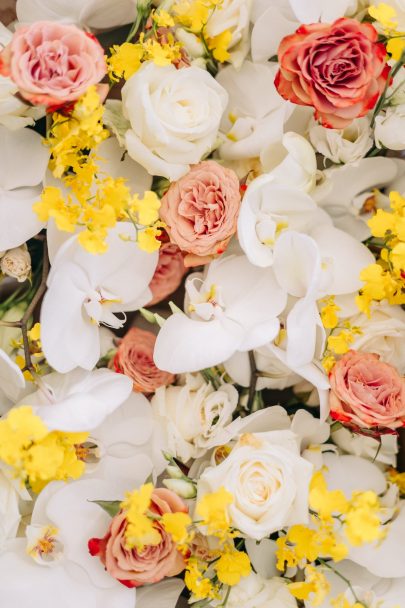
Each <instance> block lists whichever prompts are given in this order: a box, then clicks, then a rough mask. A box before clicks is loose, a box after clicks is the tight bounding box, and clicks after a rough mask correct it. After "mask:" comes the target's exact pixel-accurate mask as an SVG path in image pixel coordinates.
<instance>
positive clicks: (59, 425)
mask: <svg viewBox="0 0 405 608" xmlns="http://www.w3.org/2000/svg"><path fill="white" fill-rule="evenodd" d="M43 382H44V384H46V385H47V386H49V387H50V388H51V390H52V392H53V394H54V398H55V400H56V403H52V404H47V405H42V404H41V401H42V399H41V397H42V394H41V391H37V392H36V393H34V394H33V395H28V397H25V398H24V403H25V404H27V405H33V406H35V412H36V413H37V414H38V416H40V417H41V418H42V420H43V421H44V422H45V424H46V425H47V427H48V428H49V429H52V430H63V431H68V432H76V431H77V432H80V431H91V430H93V429H95V428H96V427H98V426H99V425H100V424H101V423H102V422H103V420H104V419H105V418H106V417H107V416H109V415H110V414H111V413H112V412H114V410H116V409H117V408H118V407H119V406H120V405H121V403H123V402H124V401H125V400H126V399H127V398H128V396H129V395H130V394H131V391H132V382H131V380H130V379H129V378H127V377H126V376H123V375H122V374H116V373H115V372H113V371H110V370H108V369H96V370H94V371H92V372H85V371H83V370H79V369H77V370H74V371H73V372H70V373H69V374H65V375H61V374H56V373H54V374H50V375H49V376H45V377H44V378H43ZM38 402H39V403H38Z"/></svg>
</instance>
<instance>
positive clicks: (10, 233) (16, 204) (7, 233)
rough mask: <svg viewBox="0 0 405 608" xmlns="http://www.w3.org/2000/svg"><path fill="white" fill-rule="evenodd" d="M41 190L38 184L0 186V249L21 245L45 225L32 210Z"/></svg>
mask: <svg viewBox="0 0 405 608" xmlns="http://www.w3.org/2000/svg"><path fill="white" fill-rule="evenodd" d="M41 190H42V188H41V187H40V186H35V187H30V188H19V189H17V190H3V189H2V188H0V226H1V229H0V251H5V250H7V249H13V248H14V247H18V246H19V245H22V244H23V243H25V241H27V240H28V239H30V238H32V237H33V236H35V235H36V234H38V232H40V231H41V230H42V228H43V227H44V226H45V224H44V223H43V222H40V221H39V219H38V216H37V214H36V213H35V212H34V211H33V210H32V205H33V204H34V203H35V202H37V201H38V200H39V197H40V194H41ZM5 227H6V228H5Z"/></svg>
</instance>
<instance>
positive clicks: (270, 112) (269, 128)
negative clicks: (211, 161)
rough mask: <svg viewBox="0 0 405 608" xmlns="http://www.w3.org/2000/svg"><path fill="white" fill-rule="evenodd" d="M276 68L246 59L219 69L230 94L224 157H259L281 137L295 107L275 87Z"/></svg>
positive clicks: (223, 127)
mask: <svg viewBox="0 0 405 608" xmlns="http://www.w3.org/2000/svg"><path fill="white" fill-rule="evenodd" d="M219 12H220V11H219ZM276 71H277V70H276V66H274V65H261V64H255V63H252V62H251V61H245V62H244V63H243V65H242V67H241V68H240V69H239V70H236V69H235V68H234V67H233V66H227V67H225V68H224V69H223V70H221V71H220V72H219V74H218V76H217V81H218V82H219V83H220V84H221V85H222V86H223V88H224V89H225V90H226V91H227V93H228V95H229V101H228V105H227V108H226V110H225V112H224V115H223V117H222V121H221V132H222V133H223V134H224V142H223V143H222V145H221V146H220V148H219V155H220V157H221V158H223V159H226V160H238V159H242V158H253V157H258V156H260V153H261V151H262V149H263V148H264V147H265V146H268V145H269V143H272V142H276V141H279V140H280V139H281V138H282V134H283V125H284V123H285V121H286V120H287V119H288V117H289V116H290V114H291V112H292V110H293V107H292V106H291V104H289V103H287V102H285V101H284V100H283V99H282V98H281V97H280V96H279V95H278V93H277V91H276V89H275V87H274V84H273V81H274V77H275V75H276Z"/></svg>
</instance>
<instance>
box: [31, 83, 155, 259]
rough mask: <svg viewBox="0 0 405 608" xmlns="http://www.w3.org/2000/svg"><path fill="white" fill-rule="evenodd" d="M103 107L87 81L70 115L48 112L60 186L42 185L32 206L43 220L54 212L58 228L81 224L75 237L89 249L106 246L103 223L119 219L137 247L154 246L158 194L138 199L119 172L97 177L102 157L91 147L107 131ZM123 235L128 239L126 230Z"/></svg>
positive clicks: (148, 248)
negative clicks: (128, 224) (126, 225)
mask: <svg viewBox="0 0 405 608" xmlns="http://www.w3.org/2000/svg"><path fill="white" fill-rule="evenodd" d="M103 112H104V108H103V105H102V104H101V100H100V97H99V95H98V93H97V91H96V89H95V87H90V88H89V90H88V91H87V92H86V94H85V95H84V96H83V97H82V98H81V99H80V100H79V101H78V102H77V103H76V104H75V106H74V108H73V110H72V113H71V114H70V116H68V117H66V116H63V115H62V114H58V113H55V114H53V117H52V120H53V123H52V127H51V129H50V133H49V136H48V139H47V144H48V146H49V147H50V150H51V154H52V157H51V161H50V169H51V170H52V173H53V175H54V176H55V177H56V178H59V179H62V181H63V184H64V186H65V192H62V190H61V189H60V188H58V187H55V186H47V187H46V188H45V189H44V190H43V192H42V195H41V200H40V201H39V202H38V203H36V204H35V205H34V210H35V211H36V213H37V214H38V217H39V219H40V220H41V221H43V222H47V221H48V220H49V219H50V218H53V219H54V220H55V223H56V226H57V228H58V229H59V230H62V231H65V232H71V233H73V232H74V231H75V230H76V228H77V227H80V228H81V230H80V232H79V234H78V241H79V243H80V244H81V245H82V246H83V247H84V248H85V249H86V250H87V251H89V252H90V253H94V254H97V253H104V252H105V251H106V250H107V249H108V245H107V243H106V238H107V235H108V229H109V228H113V227H114V226H115V225H116V224H117V222H119V221H122V220H127V221H128V220H129V221H131V222H132V223H133V224H134V226H135V228H136V230H137V238H136V240H137V242H138V244H139V246H140V247H141V249H144V250H146V251H155V250H157V249H159V247H160V242H159V240H158V238H157V237H159V236H160V234H161V228H162V226H163V224H162V223H161V222H159V213H158V210H159V207H160V201H159V199H158V197H157V195H156V194H155V193H154V192H149V191H148V192H145V196H144V198H143V199H139V197H138V195H132V194H131V192H130V190H129V188H128V187H127V186H126V185H125V180H124V179H123V178H112V177H110V176H106V177H102V170H101V169H100V166H99V163H98V161H100V160H101V159H100V158H98V157H97V155H96V152H95V150H96V148H97V146H98V145H99V144H100V143H101V142H102V141H104V140H105V139H106V138H107V137H108V136H109V132H108V131H107V130H106V129H105V128H104V127H103ZM123 238H124V240H129V238H126V235H123Z"/></svg>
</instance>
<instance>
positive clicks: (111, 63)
mask: <svg viewBox="0 0 405 608" xmlns="http://www.w3.org/2000/svg"><path fill="white" fill-rule="evenodd" d="M110 53H111V55H110V57H109V58H108V60H107V64H108V73H109V76H110V78H111V80H112V81H114V82H119V80H120V79H121V78H124V79H125V80H128V78H131V76H133V75H134V74H135V72H137V71H138V70H139V68H140V67H141V62H142V59H143V55H144V50H143V48H142V46H141V45H139V44H132V43H131V42H124V43H123V44H121V45H118V44H115V45H114V46H113V47H112V48H111V49H110Z"/></svg>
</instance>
